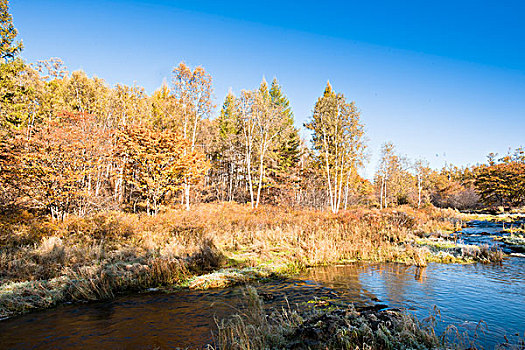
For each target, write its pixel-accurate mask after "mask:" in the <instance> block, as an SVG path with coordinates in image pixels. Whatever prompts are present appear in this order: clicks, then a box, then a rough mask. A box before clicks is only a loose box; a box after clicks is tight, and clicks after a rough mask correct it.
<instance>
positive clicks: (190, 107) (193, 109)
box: [172, 62, 214, 210]
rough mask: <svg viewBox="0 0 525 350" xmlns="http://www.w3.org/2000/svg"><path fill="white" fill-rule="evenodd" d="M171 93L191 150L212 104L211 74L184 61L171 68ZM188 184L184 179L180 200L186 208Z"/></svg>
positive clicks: (183, 132)
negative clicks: (177, 107) (193, 67)
mask: <svg viewBox="0 0 525 350" xmlns="http://www.w3.org/2000/svg"><path fill="white" fill-rule="evenodd" d="M172 83H173V92H172V93H173V95H174V97H175V99H176V100H177V101H178V103H179V104H180V106H181V109H180V116H179V117H180V120H181V128H182V135H183V137H184V138H185V139H186V140H188V141H189V142H190V149H191V151H192V152H193V151H194V150H195V147H196V144H197V131H198V128H199V122H200V121H201V120H202V119H203V118H208V117H209V116H210V113H211V110H212V109H213V107H214V106H213V104H212V101H211V95H212V92H213V89H212V85H211V75H209V74H208V73H206V71H205V70H204V68H202V67H197V68H195V69H194V70H193V71H192V70H191V69H190V68H189V67H188V66H187V65H186V64H184V62H181V63H180V64H179V65H178V67H176V68H175V69H173V78H172ZM190 186H191V184H190V183H189V181H185V185H184V192H183V196H182V202H183V204H184V205H185V207H186V210H190Z"/></svg>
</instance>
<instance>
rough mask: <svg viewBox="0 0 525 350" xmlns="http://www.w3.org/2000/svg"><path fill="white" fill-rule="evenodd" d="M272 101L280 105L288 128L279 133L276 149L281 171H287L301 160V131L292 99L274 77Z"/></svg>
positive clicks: (271, 90) (271, 93) (271, 92)
mask: <svg viewBox="0 0 525 350" xmlns="http://www.w3.org/2000/svg"><path fill="white" fill-rule="evenodd" d="M270 96H271V99H272V103H274V104H275V105H277V106H279V107H280V111H281V115H282V117H283V119H284V124H285V126H286V130H285V132H284V133H283V134H282V135H279V138H278V140H277V142H276V143H277V145H278V148H277V149H276V150H275V151H274V152H275V153H276V155H277V162H278V167H279V170H280V171H285V172H286V171H287V170H289V169H290V168H293V167H294V166H296V165H297V163H298V162H299V157H300V153H301V152H300V146H301V139H300V137H299V131H298V130H297V128H296V127H295V126H294V115H293V112H292V109H291V107H290V101H289V100H288V98H287V97H286V96H285V95H284V94H283V92H282V90H281V86H280V85H279V83H278V82H277V79H276V78H274V79H273V81H272V85H271V88H270Z"/></svg>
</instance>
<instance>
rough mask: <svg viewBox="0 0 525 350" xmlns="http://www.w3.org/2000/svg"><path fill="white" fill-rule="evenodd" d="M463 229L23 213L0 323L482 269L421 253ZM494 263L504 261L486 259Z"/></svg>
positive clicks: (450, 224) (264, 211) (373, 213)
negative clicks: (348, 276) (99, 304)
mask: <svg viewBox="0 0 525 350" xmlns="http://www.w3.org/2000/svg"><path fill="white" fill-rule="evenodd" d="M463 220H464V217H463V216H462V215H461V214H459V213H457V212H455V211H453V210H439V209H436V208H431V207H430V208H426V209H422V210H414V209H412V208H409V207H403V208H396V209H389V210H383V211H379V210H368V209H353V210H349V211H344V212H340V213H339V214H331V213H327V212H321V211H314V210H294V209H290V208H281V207H272V206H264V207H261V208H259V209H256V210H252V209H251V208H249V207H248V206H246V205H239V204H233V203H221V204H206V205H200V206H197V207H195V208H194V209H193V210H192V211H189V212H187V211H184V210H175V209H166V210H164V211H162V212H161V213H159V214H158V215H156V216H147V215H138V214H126V213H122V212H105V213H99V214H96V215H94V216H90V217H84V218H80V217H73V216H71V217H67V218H66V219H65V220H64V221H53V220H48V219H46V218H39V217H34V216H32V215H30V214H29V213H18V214H17V215H16V216H15V215H11V216H6V217H4V218H2V225H1V228H0V244H1V248H2V251H1V253H0V271H1V275H0V278H1V279H0V283H1V284H0V317H9V316H13V315H16V314H20V313H24V312H27V311H30V310H33V309H39V308H47V307H52V306H54V305H57V304H60V303H64V302H77V301H90V300H99V299H109V298H113V297H114V296H115V295H116V294H118V293H123V292H136V291H143V290H147V289H150V288H160V289H165V290H172V289H176V288H195V289H206V288H217V287H225V286H229V285H233V284H238V283H246V282H247V281H250V280H253V279H260V278H275V277H283V276H286V275H288V274H293V273H296V272H298V271H301V270H302V269H304V268H305V267H308V266H318V265H329V264H341V263H351V262H356V261H370V262H399V263H405V264H415V265H418V266H424V265H426V263H427V262H428V261H439V262H471V261H476V256H474V257H472V256H470V257H468V258H467V257H465V256H462V255H458V256H453V255H452V257H451V255H450V254H441V253H435V252H433V251H432V250H430V249H428V247H425V246H423V245H421V244H418V243H417V239H418V237H423V236H428V234H429V233H437V234H438V235H446V234H448V233H450V232H453V231H455V230H458V229H460V228H461V227H462V226H463V224H464V221H463ZM489 253H490V252H489ZM493 258H494V259H500V258H501V257H500V256H499V255H498V254H494V256H491V255H490V254H489V255H488V257H487V256H485V255H484V256H483V259H488V260H490V259H493ZM478 260H479V259H478ZM203 275H204V276H205V277H199V276H203Z"/></svg>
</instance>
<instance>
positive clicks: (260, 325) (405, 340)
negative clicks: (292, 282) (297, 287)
mask: <svg viewBox="0 0 525 350" xmlns="http://www.w3.org/2000/svg"><path fill="white" fill-rule="evenodd" d="M217 333H218V334H217V337H216V344H215V346H216V347H217V349H225V350H249V349H250V350H257V349H352V350H354V349H435V348H445V346H444V345H443V343H442V340H440V339H439V338H438V337H437V336H436V334H435V332H434V324H433V323H432V322H429V323H425V324H424V323H421V322H420V321H418V320H417V319H416V318H415V317H414V316H412V315H410V314H407V313H404V312H401V311H399V310H380V309H379V308H373V307H372V308H366V309H360V310H356V309H355V308H354V306H353V305H352V304H347V305H331V304H330V303H309V304H305V305H302V306H301V307H300V308H297V309H294V310H292V309H291V308H290V307H288V308H287V309H282V310H280V311H278V310H265V308H264V305H263V303H262V300H261V299H260V298H259V296H258V294H257V291H256V290H255V289H254V288H252V287H248V288H247V289H246V293H245V305H244V307H243V308H242V309H240V310H238V313H237V314H235V315H233V316H231V317H229V318H228V319H225V320H221V321H220V322H218V332H217Z"/></svg>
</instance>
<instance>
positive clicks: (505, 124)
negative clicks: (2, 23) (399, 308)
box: [11, 0, 525, 177]
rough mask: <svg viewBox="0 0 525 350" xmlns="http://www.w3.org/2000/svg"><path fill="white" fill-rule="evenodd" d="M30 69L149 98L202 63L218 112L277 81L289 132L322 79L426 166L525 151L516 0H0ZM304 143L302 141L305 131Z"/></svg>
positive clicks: (521, 8) (524, 75) (524, 55)
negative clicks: (45, 62)
mask: <svg viewBox="0 0 525 350" xmlns="http://www.w3.org/2000/svg"><path fill="white" fill-rule="evenodd" d="M11 12H12V13H13V17H14V23H15V26H16V27H17V29H18V30H19V33H20V37H21V38H22V39H23V41H24V45H25V50H24V52H23V57H24V58H25V59H27V60H28V61H29V62H35V61H37V60H39V59H45V58H49V57H61V58H62V59H63V60H64V61H65V62H66V65H67V66H68V67H69V68H70V70H76V69H83V70H85V71H86V72H87V73H88V74H90V75H97V76H99V77H101V78H104V79H105V80H106V81H107V82H108V83H109V84H110V85H113V84H115V83H124V84H133V83H134V82H136V83H137V84H138V85H141V86H144V87H145V88H146V89H147V91H149V92H152V91H153V90H154V89H155V88H157V87H158V86H160V84H161V83H162V81H163V79H165V78H168V79H169V75H170V72H171V70H172V68H173V67H174V66H176V65H177V64H178V63H179V62H180V61H185V62H186V63H187V64H189V65H191V66H197V65H202V66H203V67H204V68H205V69H206V70H207V71H208V72H210V73H211V74H212V76H213V79H214V88H215V103H216V104H217V105H218V106H220V105H221V104H222V101H223V99H224V96H225V95H226V93H227V91H228V89H229V88H232V89H233V91H234V92H237V91H239V90H241V89H252V88H255V87H257V86H258V84H259V83H260V81H261V79H262V77H266V79H267V80H271V79H272V78H273V77H277V79H278V80H279V81H280V83H281V85H282V86H283V89H284V92H285V93H286V94H287V95H288V97H289V99H290V101H291V104H292V107H293V109H294V113H295V117H296V124H297V126H302V124H303V123H304V122H305V121H306V120H308V118H309V117H310V115H311V111H312V109H313V106H314V103H315V101H316V99H317V97H318V96H319V95H320V94H321V93H322V91H323V90H324V86H325V85H326V81H327V80H330V82H331V84H332V86H333V87H334V89H335V90H336V91H337V92H342V93H344V94H345V96H346V97H347V98H348V99H350V100H353V101H355V102H356V104H357V106H358V107H359V108H360V110H361V119H362V122H363V123H364V124H365V126H366V130H367V137H368V139H369V142H368V145H369V153H370V155H371V158H370V163H369V165H368V167H367V168H366V169H365V170H364V172H363V174H364V175H365V176H367V177H370V176H371V175H372V173H373V171H374V169H375V167H376V165H377V155H378V152H379V148H380V145H381V144H382V143H384V142H386V141H392V142H394V144H395V145H396V146H397V149H398V151H399V153H401V154H403V155H407V156H408V157H410V158H412V159H414V158H424V159H427V160H428V161H429V162H430V164H431V165H432V166H433V167H441V166H442V165H444V164H445V163H449V164H450V163H452V164H456V165H467V164H475V163H478V162H484V161H485V159H486V155H487V154H488V153H489V152H499V153H500V154H501V153H505V152H506V151H507V150H508V148H509V147H510V148H516V147H518V146H520V145H525V137H524V133H525V40H524V38H525V24H523V23H524V22H525V21H523V20H522V18H523V16H524V15H525V3H523V2H522V1H504V0H503V1H459V0H456V1H448V0H444V1H440V2H434V3H431V2H422V1H403V2H400V1H369V2H365V1H359V2H352V1H344V2H343V1H342V2H326V1H325V2H320V1H302V2H287V1H274V0H270V1H264V2H262V1H261V2H248V1H242V2H240V1H239V2H237V1H232V2H228V3H226V4H225V3H223V2H218V1H189V0H188V1H160V0H159V1H153V0H150V1H146V0H143V1H117V0H114V1H105V0H99V1H96V2H95V1H84V0H77V1H65V0H46V1H40V0H25V1H17V0H15V1H11ZM303 135H304V136H305V137H307V136H308V135H307V134H306V132H304V131H303Z"/></svg>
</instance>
